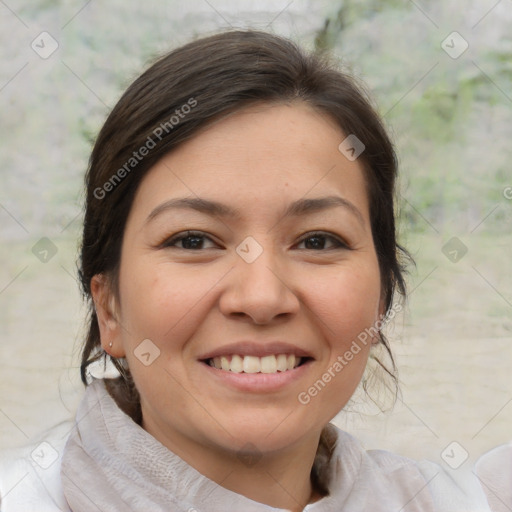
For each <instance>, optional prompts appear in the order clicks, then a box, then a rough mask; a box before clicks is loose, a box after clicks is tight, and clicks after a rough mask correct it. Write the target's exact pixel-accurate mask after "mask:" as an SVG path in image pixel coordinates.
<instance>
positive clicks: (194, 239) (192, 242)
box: [162, 231, 214, 251]
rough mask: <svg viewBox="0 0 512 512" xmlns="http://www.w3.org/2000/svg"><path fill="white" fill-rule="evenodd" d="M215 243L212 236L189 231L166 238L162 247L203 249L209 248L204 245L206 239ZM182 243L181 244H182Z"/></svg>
mask: <svg viewBox="0 0 512 512" xmlns="http://www.w3.org/2000/svg"><path fill="white" fill-rule="evenodd" d="M208 240H209V241H210V242H212V244H213V243H214V242H213V241H212V240H211V238H209V237H207V236H206V235H205V234H204V233H201V232H195V231H187V232H185V233H178V234H177V235H174V236H172V237H171V238H169V239H168V240H166V241H165V242H164V243H163V244H162V247H175V248H176V249H183V250H196V251H197V250H201V249H207V247H204V245H205V242H206V241H208ZM180 244H181V246H180Z"/></svg>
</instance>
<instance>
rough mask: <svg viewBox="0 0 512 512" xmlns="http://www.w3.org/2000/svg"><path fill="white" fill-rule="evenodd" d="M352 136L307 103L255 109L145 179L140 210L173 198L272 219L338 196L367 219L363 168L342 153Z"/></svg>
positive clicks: (201, 136)
mask: <svg viewBox="0 0 512 512" xmlns="http://www.w3.org/2000/svg"><path fill="white" fill-rule="evenodd" d="M345 137H346V135H345V134H344V133H343V132H342V131H341V129H340V128H339V127H338V126H337V125H336V123H335V122H334V120H333V119H331V117H330V116H328V115H326V114H324V113H320V112H318V111H316V110H314V109H313V108H312V107H310V106H308V105H307V104H304V103H294V104H279V105H268V104H264V105H256V106H251V107H248V108H245V109H243V110H240V111H237V112H234V113H231V114H229V115H228V116H225V117H223V118H222V119H220V120H218V121H215V122H214V123H211V124H210V125H208V126H207V127H206V128H205V129H202V130H201V131H200V132H198V133H197V134H196V135H195V136H194V137H193V138H191V139H190V140H188V141H187V142H185V143H183V144H181V145H180V146H179V147H178V148H176V149H175V150H173V151H172V152H171V153H169V154H168V155H166V156H165V157H164V158H162V159H161V160H160V161H159V162H158V163H157V164H155V166H154V167H153V168H152V169H151V170H150V171H149V172H148V174H147V175H146V176H145V177H144V179H143V181H142V183H141V185H140V187H139V190H138V192H137V196H136V198H135V202H134V205H133V208H134V209H137V210H140V211H144V212H145V213H146V214H148V213H149V211H150V209H152V208H154V206H156V205H157V204H159V203H160V202H162V201H166V200H168V199H170V198H172V197H184V196H188V197H191V196H195V197H201V198H203V197H204V198H208V199H214V200H217V201H221V202H224V203H226V204H230V205H232V206H233V208H236V209H238V210H240V211H242V213H243V212H244V211H250V210H254V211H256V210H257V206H258V205H260V206H261V207H262V208H263V210H264V211H263V213H262V212H260V215H261V214H265V215H266V214H269V215H270V214H271V210H272V209H273V208H276V209H282V206H283V203H289V202H291V201H293V200H296V199H297V198H300V197H319V196H327V195H333V194H337V195H340V196H341V197H343V198H345V199H347V200H349V201H351V202H352V203H354V204H355V205H356V206H357V207H358V208H359V209H360V210H361V213H362V214H363V217H365V218H367V217H368V211H367V210H368V202H367V194H366V186H365V179H364V172H363V167H362V164H361V163H360V162H359V161H358V160H355V161H350V160H348V159H347V158H346V157H345V156H344V155H343V154H342V153H341V152H340V151H339V149H338V146H339V145H340V143H341V142H342V141H343V140H344V139H345Z"/></svg>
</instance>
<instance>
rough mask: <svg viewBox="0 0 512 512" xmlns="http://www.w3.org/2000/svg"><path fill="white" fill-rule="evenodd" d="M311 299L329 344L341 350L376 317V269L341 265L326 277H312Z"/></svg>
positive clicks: (377, 279) (377, 288)
mask: <svg viewBox="0 0 512 512" xmlns="http://www.w3.org/2000/svg"><path fill="white" fill-rule="evenodd" d="M311 300H312V301H313V303H314V309H315V313H317V314H318V316H319V317H321V320H322V325H324V326H325V328H326V331H325V332H326V336H327V338H328V339H329V340H330V341H331V345H332V347H331V348H335V347H336V348H339V349H340V350H341V349H343V346H344V344H346V343H347V342H349V341H350V340H351V339H353V338H354V337H357V335H358V334H359V333H360V332H361V331H364V329H365V328H367V327H369V326H371V325H372V324H373V323H374V322H375V321H376V320H377V319H378V318H377V315H378V308H379V302H380V275H379V272H378V270H377V269H376V268H375V267H374V266H371V267H370V268H366V269H363V268H357V267H356V268H355V267H351V268H347V269H343V271H340V272H337V273H336V274H335V275H332V276H331V277H330V279H328V280H323V281H316V282H315V283H314V288H313V292H312V294H311ZM338 345H340V346H339V347H338Z"/></svg>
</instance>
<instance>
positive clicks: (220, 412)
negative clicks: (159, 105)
mask: <svg viewBox="0 0 512 512" xmlns="http://www.w3.org/2000/svg"><path fill="white" fill-rule="evenodd" d="M198 108H200V105H199V106H198ZM347 135H348V134H347ZM345 137H346V135H345V134H343V133H342V132H341V131H340V130H339V128H338V127H337V126H336V125H335V124H334V123H333V122H332V121H331V120H330V119H329V118H328V117H327V116H325V115H322V114H320V113H318V112H316V111H314V110H313V109H311V108H310V107H308V106H307V105H305V104H301V103H299V104H294V105H278V106H276V105H274V106H269V105H263V106H259V107H251V108H246V109H244V110H242V111H238V112H236V113H234V114H232V115H230V116H228V117H225V118H223V119H222V120H220V121H218V122H216V123H215V124H212V125H211V126H210V127H209V128H208V129H206V130H204V131H202V132H201V133H199V134H198V135H196V136H195V137H194V138H193V139H191V140H189V141H188V142H186V143H184V144H183V145H181V146H180V147H179V148H178V149H176V150H175V151H173V152H172V153H171V154H169V155H167V156H166V157H165V158H163V159H162V160H160V161H159V162H158V163H157V164H156V165H155V166H154V167H153V168H152V169H151V170H150V172H149V173H148V174H147V175H146V177H145V178H144V180H143V181H142V183H141V185H140V187H139V189H138V191H137V194H136V197H135V200H134V203H133V206H132V209H131V212H130V215H129V218H128V221H127V225H126V230H125V234H124V240H123V245H122V256H121V264H120V275H119V302H117V303H115V302H114V303H112V304H113V305H112V307H111V309H110V313H111V314H112V316H111V317H109V318H106V319H105V318H104V315H103V316H102V318H100V324H101V331H102V343H103V346H104V347H105V349H106V350H108V351H109V352H111V353H112V354H113V355H114V356H116V357H123V356H124V357H126V358H127V361H128V364H129V367H130V369H131V372H132V374H133V377H134V380H135V383H136V386H137V388H138V390H139V393H140V396H141V406H142V412H143V426H144V428H146V429H147V430H148V431H149V432H150V433H151V434H152V435H153V436H154V437H156V438H157V439H159V440H160V441H161V442H162V443H163V444H165V445H167V446H168V447H170V448H173V449H175V450H176V451H177V452H178V453H182V452H185V451H186V450H187V447H188V446H201V447H203V448H207V449H211V450H217V451H218V450H221V451H226V450H228V451H231V452H233V451H235V452H236V451H237V450H239V449H241V448H243V447H244V446H245V447H247V446H251V445H254V446H256V447H257V450H259V451H260V452H262V453H264V452H270V451H274V450H279V449H282V448H285V447H287V446H291V445H292V444H293V443H298V442H300V441H301V440H303V439H306V438H307V437H308V436H312V435H318V433H319V432H320V430H321V429H322V428H323V426H324V425H325V424H326V423H327V422H328V421H329V420H330V419H332V418H333V417H334V416H335V415H336V413H337V412H339V410H340V409H341V408H342V407H343V406H344V405H345V404H346V403H347V401H348V400H349V398H350V396H351V395H352V393H353V392H354V390H355V388H356V386H357V385H358V383H359V381H360V378H361V376H362V373H363V370H364V368H365V365H366V362H367V358H368V353H369V349H370V345H371V342H372V340H371V339H370V338H368V339H367V340H366V342H361V341H360V339H362V338H361V336H360V338H359V340H358V336H359V335H360V334H361V333H363V332H364V331H365V329H367V328H370V327H372V325H373V324H374V323H375V321H376V320H377V319H378V316H379V314H380V313H382V301H381V287H380V275H379V266H378V260H377V257H376V253H375V248H374V245H373V240H372V234H371V225H370V219H369V205H368V197H367V193H366V189H365V182H364V176H363V169H362V166H361V165H360V163H359V162H358V160H355V161H350V160H348V159H347V158H346V157H345V156H344V155H343V154H342V153H341V152H340V151H339V150H338V146H339V144H340V143H341V142H342V141H343V139H345ZM94 289H97V287H94ZM363 338H364V336H363ZM109 341H113V348H112V349H109V348H108V342H109ZM373 341H375V340H373ZM354 342H355V343H354ZM299 362H300V363H301V364H300V365H299V366H296V365H297V364H298V363H299ZM212 365H214V366H212ZM216 366H217V367H216Z"/></svg>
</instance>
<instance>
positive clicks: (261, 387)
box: [200, 359, 313, 393]
mask: <svg viewBox="0 0 512 512" xmlns="http://www.w3.org/2000/svg"><path fill="white" fill-rule="evenodd" d="M312 362H313V360H311V359H310V360H308V361H306V362H305V363H304V364H301V365H300V366H297V367H296V368H294V369H293V370H286V371H285V372H276V373H243V372H241V373H236V372H230V371H226V370H219V369H218V368H214V367H213V366H210V365H209V364H208V363H204V362H202V361H201V362H200V364H201V365H202V366H203V368H204V369H205V370H206V371H207V372H208V373H209V375H211V376H212V378H214V379H216V380H217V381H218V382H220V383H221V384H224V385H227V386H230V387H233V388H235V389H238V390H239V391H245V392H253V393H271V392H275V391H279V390H280V389H282V388H284V387H286V386H288V385H290V384H292V383H293V382H295V381H297V380H298V379H300V378H301V377H302V376H303V375H304V374H305V373H306V372H307V371H308V370H309V366H310V365H311V363H312Z"/></svg>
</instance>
